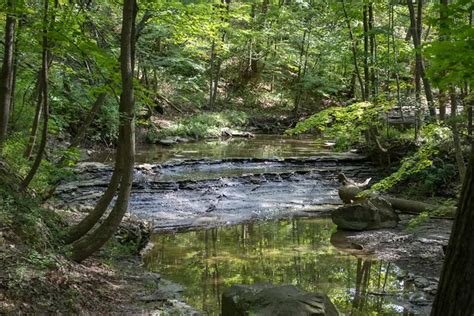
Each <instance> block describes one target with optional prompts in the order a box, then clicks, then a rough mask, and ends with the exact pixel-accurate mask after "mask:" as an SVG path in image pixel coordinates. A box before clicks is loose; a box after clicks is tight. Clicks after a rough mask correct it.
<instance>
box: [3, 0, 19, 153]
mask: <svg viewBox="0 0 474 316" xmlns="http://www.w3.org/2000/svg"><path fill="white" fill-rule="evenodd" d="M15 2H16V0H7V9H8V10H12V11H13V10H14V8H15ZM15 25H16V19H15V17H14V16H13V14H12V13H11V12H9V13H8V14H7V19H6V22H5V46H4V47H5V48H4V51H3V64H2V69H1V72H0V148H2V146H3V142H4V141H5V139H6V137H7V132H8V120H9V118H10V108H11V102H12V83H13V54H14V50H15Z"/></svg>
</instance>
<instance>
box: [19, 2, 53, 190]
mask: <svg viewBox="0 0 474 316" xmlns="http://www.w3.org/2000/svg"><path fill="white" fill-rule="evenodd" d="M48 11H49V0H44V16H43V39H42V51H43V52H42V60H41V80H40V91H41V92H40V97H39V99H41V101H39V100H38V103H40V102H41V103H42V108H43V131H42V134H41V142H40V145H39V148H38V153H37V154H36V158H35V160H34V161H33V165H32V166H31V169H30V171H29V172H28V174H27V175H26V177H25V179H24V180H23V182H22V183H21V188H22V190H25V189H26V188H27V187H28V186H29V185H30V183H31V180H33V178H34V176H35V175H36V172H37V171H38V168H39V166H40V164H41V160H42V159H43V154H44V151H45V148H46V141H47V138H48V121H49V99H48V71H49V47H48V45H49V43H48Z"/></svg>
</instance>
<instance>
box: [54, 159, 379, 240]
mask: <svg viewBox="0 0 474 316" xmlns="http://www.w3.org/2000/svg"><path fill="white" fill-rule="evenodd" d="M77 170H78V174H77V180H76V181H73V182H68V183H65V184H63V185H61V186H60V187H59V188H58V191H57V197H58V198H59V199H60V200H62V201H64V202H65V203H67V204H68V205H70V206H72V207H79V206H80V207H84V205H88V204H93V203H95V201H96V200H97V199H98V197H100V194H101V192H102V191H104V190H105V187H106V186H107V184H108V180H109V178H110V176H111V173H112V167H111V166H108V165H104V164H98V163H83V164H80V165H79V166H78V167H77ZM341 170H343V171H344V172H345V173H346V174H349V175H351V177H354V178H360V179H362V178H365V177H366V176H367V175H369V174H372V173H374V170H373V169H372V167H371V166H370V165H369V164H368V163H366V162H365V161H364V158H363V157H360V156H357V155H354V154H340V155H337V154H335V155H333V156H321V157H315V158H309V159H222V160H191V161H182V162H169V163H166V164H144V165H139V166H137V167H136V168H135V179H134V185H133V190H132V195H131V199H130V205H129V210H130V212H131V213H132V214H134V215H137V216H139V217H142V218H146V219H147V220H150V221H153V223H154V224H153V225H154V229H155V231H170V230H171V231H175V230H180V229H191V228H199V227H216V226H222V225H232V224H237V223H244V222H249V221H255V220H269V219H278V218H285V217H293V216H311V215H315V213H317V214H320V213H321V211H323V210H331V209H333V208H334V206H335V205H339V204H340V200H339V198H338V196H337V186H338V184H337V181H336V179H335V174H337V172H338V171H341Z"/></svg>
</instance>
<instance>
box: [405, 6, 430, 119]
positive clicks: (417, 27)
mask: <svg viewBox="0 0 474 316" xmlns="http://www.w3.org/2000/svg"><path fill="white" fill-rule="evenodd" d="M407 3H408V9H409V11H410V24H411V26H412V28H413V34H414V36H412V38H413V46H414V47H415V58H416V68H415V69H416V70H415V71H416V74H417V75H416V76H417V79H416V80H418V81H417V82H419V80H420V79H421V80H422V81H423V87H424V90H425V96H426V102H427V103H428V109H429V112H430V119H431V120H432V121H436V110H435V107H434V101H433V91H432V90H431V83H430V81H429V79H428V77H427V76H426V71H425V65H424V62H423V57H422V55H421V33H422V14H423V0H419V1H418V6H417V13H418V16H415V10H414V7H413V1H412V0H408V1H407ZM418 89H419V90H421V84H420V83H418Z"/></svg>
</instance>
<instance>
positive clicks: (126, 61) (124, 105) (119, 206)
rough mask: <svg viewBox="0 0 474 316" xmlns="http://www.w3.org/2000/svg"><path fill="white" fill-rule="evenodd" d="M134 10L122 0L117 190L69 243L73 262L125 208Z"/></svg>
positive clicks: (132, 0) (131, 1)
mask: <svg viewBox="0 0 474 316" xmlns="http://www.w3.org/2000/svg"><path fill="white" fill-rule="evenodd" d="M137 10H138V7H137V3H136V0H125V2H124V5H123V17H122V35H121V48H120V51H121V54H120V65H121V67H120V68H121V75H122V93H121V96H120V107H119V112H120V129H119V144H118V149H117V156H116V167H117V163H118V165H119V168H116V169H115V170H114V175H115V174H117V175H116V177H120V184H119V193H118V197H117V201H116V202H115V205H114V207H113V209H112V211H111V212H110V214H109V215H108V217H107V218H106V219H105V220H104V222H103V223H102V224H100V225H99V226H98V227H97V228H96V229H95V230H94V231H93V232H91V233H90V234H89V235H86V236H84V237H83V238H81V239H79V240H78V241H76V242H75V243H74V244H73V248H72V254H71V259H72V260H74V261H77V262H80V261H82V260H84V259H85V258H87V257H89V256H90V255H91V254H93V253H94V252H95V251H97V250H99V249H100V247H102V246H103V245H104V244H105V243H106V242H107V240H109V239H110V238H111V237H112V235H113V234H114V233H115V231H116V230H117V227H118V226H119V225H120V222H121V221H122V218H123V216H124V215H125V213H126V212H127V209H128V199H129V197H130V191H131V188H132V182H133V165H134V159H135V126H134V125H135V123H134V89H133V69H134V62H135V59H134V50H135V49H134V46H135V34H134V33H135V20H136V15H137ZM109 187H110V186H109Z"/></svg>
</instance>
